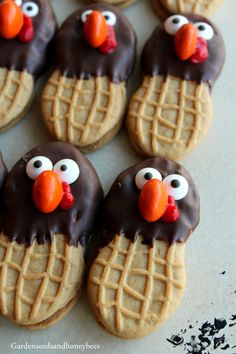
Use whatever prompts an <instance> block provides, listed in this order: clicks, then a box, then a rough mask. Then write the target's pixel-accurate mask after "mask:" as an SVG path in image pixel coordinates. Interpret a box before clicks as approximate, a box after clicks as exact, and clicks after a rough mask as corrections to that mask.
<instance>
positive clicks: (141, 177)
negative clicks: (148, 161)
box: [135, 167, 162, 189]
mask: <svg viewBox="0 0 236 354" xmlns="http://www.w3.org/2000/svg"><path fill="white" fill-rule="evenodd" d="M154 178H155V179H159V181H162V176H161V174H160V172H159V171H158V170H156V169H155V168H151V167H146V168H143V169H142V170H140V171H139V172H138V173H137V174H136V176H135V183H136V186H137V187H138V189H142V188H143V186H144V185H145V183H147V182H148V181H150V180H151V179H154Z"/></svg>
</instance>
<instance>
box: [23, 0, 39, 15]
mask: <svg viewBox="0 0 236 354" xmlns="http://www.w3.org/2000/svg"><path fill="white" fill-rule="evenodd" d="M22 11H23V13H24V14H25V15H27V16H29V17H35V16H37V15H38V13H39V7H38V5H37V4H35V3H34V2H32V1H29V2H25V3H24V4H23V5H22Z"/></svg>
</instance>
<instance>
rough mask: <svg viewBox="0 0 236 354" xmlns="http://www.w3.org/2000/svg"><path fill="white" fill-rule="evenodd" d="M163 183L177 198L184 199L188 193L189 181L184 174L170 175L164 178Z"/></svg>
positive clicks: (169, 192) (170, 193)
mask: <svg viewBox="0 0 236 354" xmlns="http://www.w3.org/2000/svg"><path fill="white" fill-rule="evenodd" d="M163 183H164V184H165V186H166V187H167V189H168V194H169V195H170V196H171V197H173V198H175V200H180V199H183V198H184V197H186V195H187V194H188V187H189V186H188V182H187V180H186V179H185V178H184V177H183V176H180V175H176V174H174V175H169V176H167V177H166V178H165V179H164V180H163Z"/></svg>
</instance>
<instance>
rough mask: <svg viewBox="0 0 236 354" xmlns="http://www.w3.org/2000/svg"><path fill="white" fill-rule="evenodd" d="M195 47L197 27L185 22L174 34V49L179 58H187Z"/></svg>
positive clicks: (194, 50)
mask: <svg viewBox="0 0 236 354" xmlns="http://www.w3.org/2000/svg"><path fill="white" fill-rule="evenodd" d="M196 48H197V29H196V28H195V27H194V26H193V25H192V24H191V23H187V24H185V25H184V26H182V27H181V28H180V29H179V30H178V32H177V33H176V34H175V51H176V54H177V56H178V57H179V58H180V59H181V60H188V59H189V58H190V57H191V56H192V55H193V54H194V53H195V52H196Z"/></svg>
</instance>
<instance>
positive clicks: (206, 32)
mask: <svg viewBox="0 0 236 354" xmlns="http://www.w3.org/2000/svg"><path fill="white" fill-rule="evenodd" d="M194 26H195V27H196V28H197V36H198V37H201V38H204V39H205V40H206V41H209V40H210V39H212V37H213V36H214V31H213V28H212V27H211V26H210V25H209V24H208V23H205V22H197V23H195V24H194Z"/></svg>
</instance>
